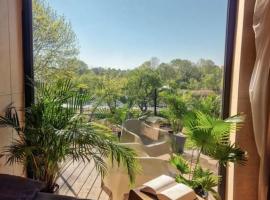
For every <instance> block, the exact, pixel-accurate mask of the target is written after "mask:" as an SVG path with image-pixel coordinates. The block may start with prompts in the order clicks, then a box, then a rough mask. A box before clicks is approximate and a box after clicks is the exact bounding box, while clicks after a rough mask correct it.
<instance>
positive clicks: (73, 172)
mask: <svg viewBox="0 0 270 200" xmlns="http://www.w3.org/2000/svg"><path fill="white" fill-rule="evenodd" d="M62 166H63V167H62V170H61V174H60V176H59V178H58V180H57V183H58V184H59V186H60V187H59V191H58V194H63V195H68V196H74V197H77V198H88V199H91V200H109V199H110V198H109V196H108V195H107V193H106V192H104V191H103V190H102V188H101V177H100V175H99V173H98V172H97V170H96V168H95V163H94V161H93V160H91V161H90V162H85V163H84V162H83V161H81V160H80V161H75V162H73V161H72V160H68V161H67V163H66V164H63V165H62Z"/></svg>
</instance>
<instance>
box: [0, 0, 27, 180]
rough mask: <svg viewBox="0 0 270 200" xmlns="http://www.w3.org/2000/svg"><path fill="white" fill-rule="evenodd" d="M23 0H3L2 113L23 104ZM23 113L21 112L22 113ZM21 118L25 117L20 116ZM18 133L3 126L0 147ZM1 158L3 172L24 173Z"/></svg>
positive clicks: (0, 29)
mask: <svg viewBox="0 0 270 200" xmlns="http://www.w3.org/2000/svg"><path fill="white" fill-rule="evenodd" d="M21 2H22V1H21V0H0V114H1V115H2V114H3V112H4V110H5V108H6V107H7V106H8V105H9V104H11V103H13V105H14V106H16V107H17V108H19V109H21V108H22V107H23V105H24V99H23V96H24V95H23V94H24V88H23V60H22V31H21V27H22V25H21V13H22V12H21ZM20 115H21V114H20ZM21 120H22V118H21ZM14 137H16V134H15V132H13V131H12V130H10V129H3V128H0V148H2V147H3V146H5V145H8V144H9V143H10V141H11V140H12V138H14ZM4 163H5V161H4V159H3V158H2V159H1V160H0V173H9V174H17V175H21V174H22V168H21V167H19V166H6V165H5V164H4Z"/></svg>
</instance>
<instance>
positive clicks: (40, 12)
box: [33, 0, 79, 81]
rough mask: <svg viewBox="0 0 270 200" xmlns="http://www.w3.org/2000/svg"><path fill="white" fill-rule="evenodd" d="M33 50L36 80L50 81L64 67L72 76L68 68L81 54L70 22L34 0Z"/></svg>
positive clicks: (44, 4) (65, 71)
mask: <svg viewBox="0 0 270 200" xmlns="http://www.w3.org/2000/svg"><path fill="white" fill-rule="evenodd" d="M33 50H34V51H33V53H34V69H35V79H36V80H46V81H47V80H48V79H53V78H52V77H51V76H54V75H55V73H56V72H58V70H57V69H60V68H61V73H60V74H63V72H64V73H65V74H66V75H68V76H69V73H72V70H69V69H68V65H69V63H70V61H71V60H73V59H74V58H75V57H76V56H77V55H78V53H79V51H78V45H77V39H76V35H75V33H74V31H73V30H72V27H71V24H70V22H68V21H67V20H66V19H65V17H64V16H60V15H58V14H57V13H56V12H55V11H54V10H53V9H52V8H51V7H50V6H49V5H48V4H47V3H45V2H44V1H41V0H33ZM64 66H65V67H64ZM54 77H55V76H54Z"/></svg>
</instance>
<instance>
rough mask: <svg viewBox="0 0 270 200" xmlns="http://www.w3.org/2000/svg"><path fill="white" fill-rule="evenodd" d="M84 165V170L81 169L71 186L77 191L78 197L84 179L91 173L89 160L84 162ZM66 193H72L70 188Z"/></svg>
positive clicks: (76, 195)
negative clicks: (88, 169) (88, 168)
mask: <svg viewBox="0 0 270 200" xmlns="http://www.w3.org/2000/svg"><path fill="white" fill-rule="evenodd" d="M83 165H84V166H83V168H82V170H81V171H80V173H79V174H78V176H77V177H76V178H75V179H74V181H73V183H72V185H71V187H72V188H73V190H74V191H75V197H78V193H79V191H80V188H81V187H82V182H83V181H84V179H85V177H86V176H87V174H88V173H89V172H88V171H87V166H88V165H89V162H84V163H83ZM66 195H71V192H70V191H69V190H68V191H67V192H66Z"/></svg>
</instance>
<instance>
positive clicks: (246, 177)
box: [226, 0, 259, 200]
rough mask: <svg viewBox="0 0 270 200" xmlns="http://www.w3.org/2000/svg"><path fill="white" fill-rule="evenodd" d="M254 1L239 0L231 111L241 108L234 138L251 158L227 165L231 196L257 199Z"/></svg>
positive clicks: (229, 195) (238, 111) (231, 112)
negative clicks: (252, 86)
mask: <svg viewBox="0 0 270 200" xmlns="http://www.w3.org/2000/svg"><path fill="white" fill-rule="evenodd" d="M254 4H255V0H248V1H246V0H239V5H238V16H237V17H238V19H237V27H236V35H235V52H234V62H233V74H232V90H231V109H230V114H231V115H234V114H237V113H241V112H242V113H244V114H245V115H246V120H245V124H244V126H243V127H242V129H241V130H240V131H237V133H233V134H232V135H231V140H232V142H235V143H236V144H237V145H239V146H240V147H242V148H243V149H245V150H246V151H247V152H248V161H247V163H246V165H245V166H240V165H235V166H233V165H230V166H229V167H228V169H227V176H228V177H227V180H228V181H227V197H226V199H228V200H238V199H245V200H256V199H257V195H258V168H259V156H258V154H257V150H256V146H255V142H254V135H253V127H252V116H251V108H250V101H249V83H250V78H251V74H252V70H253V67H254V62H255V41H254V32H253V28H252V24H253V10H254Z"/></svg>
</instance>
